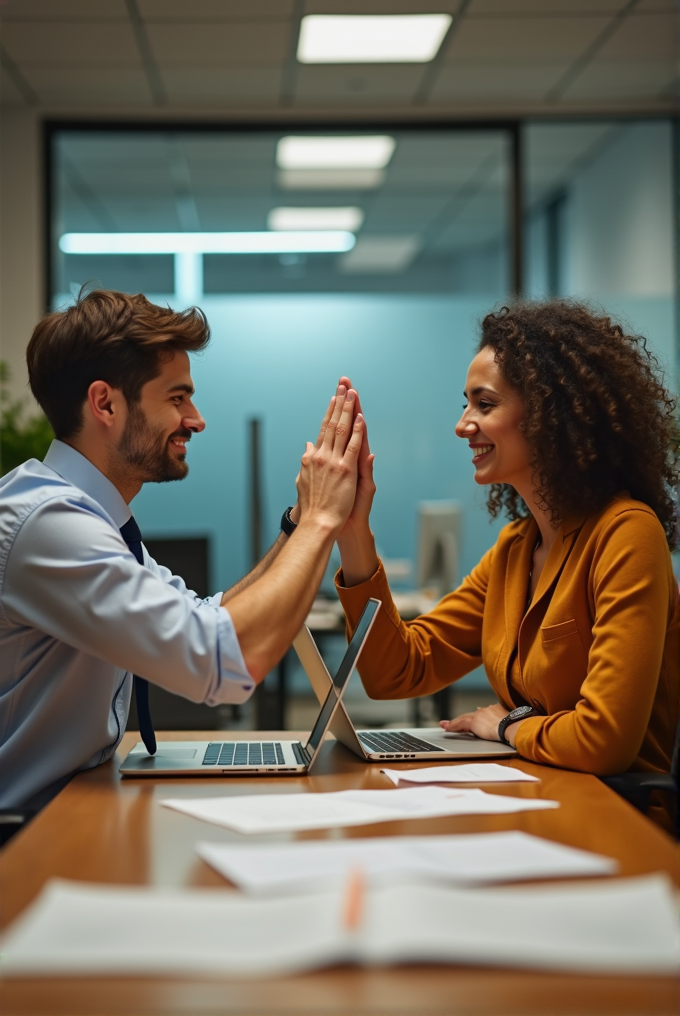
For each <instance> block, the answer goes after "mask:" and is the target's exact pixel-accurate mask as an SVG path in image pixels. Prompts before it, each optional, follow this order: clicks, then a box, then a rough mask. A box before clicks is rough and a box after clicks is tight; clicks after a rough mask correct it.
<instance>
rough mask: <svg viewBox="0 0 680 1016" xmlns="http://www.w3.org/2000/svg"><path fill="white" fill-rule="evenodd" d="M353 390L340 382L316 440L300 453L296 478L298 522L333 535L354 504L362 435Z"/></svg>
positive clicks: (360, 419) (338, 530)
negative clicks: (299, 518) (301, 454)
mask: <svg viewBox="0 0 680 1016" xmlns="http://www.w3.org/2000/svg"><path fill="white" fill-rule="evenodd" d="M355 403H356V392H354V391H353V390H350V391H347V389H346V388H345V386H344V385H339V386H338V390H337V393H336V395H335V396H334V398H333V399H332V400H331V404H330V405H329V407H328V410H327V412H326V415H325V416H324V419H323V422H322V424H321V429H320V431H319V436H318V437H317V440H316V444H312V443H311V441H309V442H308V443H307V448H306V450H305V453H304V455H303V456H302V463H301V466H300V472H299V474H298V478H297V489H298V504H299V507H300V515H301V523H304V522H310V523H311V522H313V523H315V524H316V525H320V526H322V527H323V528H325V529H327V530H328V532H329V533H331V534H332V535H333V536H336V535H337V534H338V533H339V532H340V530H341V529H342V527H343V526H344V524H345V522H346V520H347V518H348V516H349V514H350V512H351V511H352V507H353V505H354V500H355V495H356V487H357V476H358V461H359V453H360V450H361V447H362V442H363V435H364V420H363V416H362V415H361V414H358V415H357V416H356V417H355Z"/></svg>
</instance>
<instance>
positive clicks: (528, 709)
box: [498, 706, 538, 748]
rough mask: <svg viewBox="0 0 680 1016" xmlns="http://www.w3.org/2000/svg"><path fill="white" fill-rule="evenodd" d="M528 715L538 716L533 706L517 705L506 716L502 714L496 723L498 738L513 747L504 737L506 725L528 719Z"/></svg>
mask: <svg viewBox="0 0 680 1016" xmlns="http://www.w3.org/2000/svg"><path fill="white" fill-rule="evenodd" d="M530 716H538V712H537V711H536V710H535V709H534V707H533V706H518V708H517V709H513V710H511V711H510V712H509V713H508V715H507V716H504V717H503V719H502V720H501V722H500V723H499V724H498V738H499V740H501V741H502V742H503V744H509V745H510V747H511V748H512V747H514V746H513V745H512V744H510V742H509V741H508V740H507V739H506V737H505V731H506V730H507V729H508V727H510V726H512V724H513V723H517V722H518V720H528V719H529V717H530Z"/></svg>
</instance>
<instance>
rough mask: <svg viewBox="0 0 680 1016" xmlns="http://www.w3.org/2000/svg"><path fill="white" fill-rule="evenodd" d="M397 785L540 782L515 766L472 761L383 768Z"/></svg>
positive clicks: (536, 777) (383, 771) (382, 771)
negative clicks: (408, 767)
mask: <svg viewBox="0 0 680 1016" xmlns="http://www.w3.org/2000/svg"><path fill="white" fill-rule="evenodd" d="M380 772H381V773H384V774H385V776H387V778H388V779H390V780H392V783H394V785H395V786H396V785H397V784H398V783H540V780H539V778H538V776H530V775H529V773H523V772H522V770H521V769H515V768H514V766H500V765H499V764H498V762H470V763H469V764H467V765H448V766H421V767H419V768H418V769H381V770H380Z"/></svg>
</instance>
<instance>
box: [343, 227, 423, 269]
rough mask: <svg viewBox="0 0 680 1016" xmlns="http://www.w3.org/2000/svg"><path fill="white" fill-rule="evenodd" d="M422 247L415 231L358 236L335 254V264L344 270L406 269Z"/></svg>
mask: <svg viewBox="0 0 680 1016" xmlns="http://www.w3.org/2000/svg"><path fill="white" fill-rule="evenodd" d="M421 247H422V240H421V238H420V237H419V236H417V235H415V236H414V235H410V236H362V237H360V238H359V239H358V240H357V242H356V246H355V247H354V248H353V249H352V250H351V251H350V252H349V253H348V254H343V255H342V257H341V258H338V268H339V270H340V271H341V272H343V273H346V274H348V275H349V274H354V273H357V274H358V273H371V272H375V273H380V274H381V275H387V274H393V273H396V272H403V271H406V269H407V268H408V266H409V265H410V264H411V262H412V261H413V259H414V258H415V256H416V254H417V253H418V252H419V250H420V248H421Z"/></svg>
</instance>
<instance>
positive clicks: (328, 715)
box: [306, 599, 380, 756]
mask: <svg viewBox="0 0 680 1016" xmlns="http://www.w3.org/2000/svg"><path fill="white" fill-rule="evenodd" d="M379 607H380V600H373V599H371V600H369V601H368V603H367V604H366V606H365V607H364V612H363V614H362V615H361V617H360V618H359V623H358V625H357V626H356V629H355V631H354V634H353V635H352V638H351V639H350V642H349V645H348V646H347V652H346V653H345V655H344V656H343V658H342V661H341V663H340V666H339V667H338V669H337V672H336V674H335V677H334V678H333V685H332V687H331V688H329V690H328V695H327V696H326V701H325V702H324V704H323V706H322V707H321V712H320V713H319V716H318V718H317V721H316V723H315V724H314V729H313V730H312V732H311V734H310V735H309V740H308V741H307V744H306V748H307V751H308V752H309V753H310V754H311V755H312V756H313V755H314V754H315V753H316V750H317V748H318V747H319V745H320V744H321V742H322V741H323V738H324V734H325V733H326V730H327V729H328V727H329V725H330V722H331V720H332V719H333V713H334V712H335V710H336V709H337V706H338V703H339V702H340V699H341V698H342V695H343V692H344V691H345V688H346V687H347V685H348V684H349V679H350V677H351V676H352V674H353V672H354V668H355V667H356V663H357V660H358V659H359V653H360V652H361V650H362V648H363V645H364V642H365V641H366V638H367V636H368V633H369V631H370V630H371V628H372V626H373V622H374V620H375V616H376V614H377V613H378V608H379Z"/></svg>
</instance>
